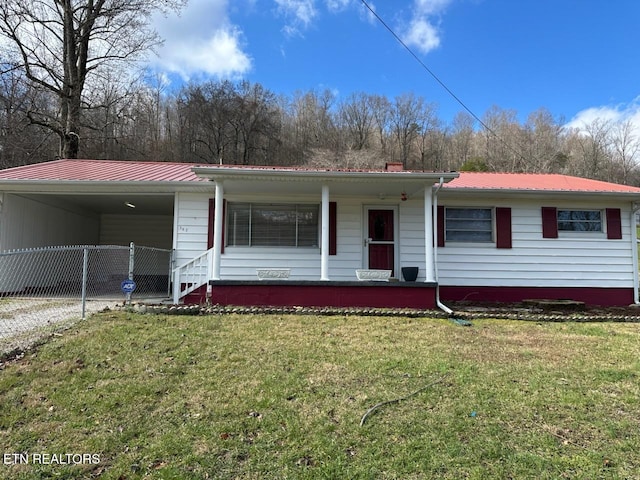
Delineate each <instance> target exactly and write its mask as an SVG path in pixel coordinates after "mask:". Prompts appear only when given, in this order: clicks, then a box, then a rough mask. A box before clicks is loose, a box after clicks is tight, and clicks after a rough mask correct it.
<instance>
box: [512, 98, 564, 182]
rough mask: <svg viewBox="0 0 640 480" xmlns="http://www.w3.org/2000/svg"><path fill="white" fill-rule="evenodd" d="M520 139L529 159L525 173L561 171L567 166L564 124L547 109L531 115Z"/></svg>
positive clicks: (524, 152)
mask: <svg viewBox="0 0 640 480" xmlns="http://www.w3.org/2000/svg"><path fill="white" fill-rule="evenodd" d="M520 137H521V141H520V142H519V145H521V146H522V149H523V152H522V154H523V155H524V156H525V157H526V159H527V164H526V166H525V168H524V171H530V172H551V171H560V170H562V168H563V167H564V166H565V163H566V154H565V152H564V148H563V145H562V144H563V129H562V122H557V121H556V120H555V119H554V118H553V116H552V115H551V112H549V111H548V110H547V109H545V108H540V109H538V110H536V111H535V112H532V113H531V114H529V117H528V118H527V121H526V123H525V124H524V126H523V127H522V130H521V135H520Z"/></svg>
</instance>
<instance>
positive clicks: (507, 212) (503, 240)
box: [496, 207, 511, 248]
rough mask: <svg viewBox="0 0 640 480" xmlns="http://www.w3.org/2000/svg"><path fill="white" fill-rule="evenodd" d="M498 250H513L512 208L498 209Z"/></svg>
mask: <svg viewBox="0 0 640 480" xmlns="http://www.w3.org/2000/svg"><path fill="white" fill-rule="evenodd" d="M496 248H511V208H509V207H496Z"/></svg>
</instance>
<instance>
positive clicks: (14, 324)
mask: <svg viewBox="0 0 640 480" xmlns="http://www.w3.org/2000/svg"><path fill="white" fill-rule="evenodd" d="M171 267H172V251H171V250H164V249H158V248H151V247H142V246H138V245H134V244H133V243H132V244H131V245H129V246H117V245H99V246H87V245H84V246H64V247H46V248H37V249H26V250H13V251H6V252H0V355H2V354H6V353H7V352H10V351H13V350H16V349H18V350H19V349H24V348H25V347H26V346H28V345H30V344H32V343H33V342H35V341H37V340H38V339H39V338H41V337H43V336H46V335H49V334H51V333H52V332H55V331H56V330H57V329H60V328H64V327H66V326H68V325H69V324H71V323H73V322H75V321H77V320H79V319H82V318H85V317H86V316H87V315H88V314H90V313H93V312H96V311H100V310H103V309H104V308H105V307H109V306H115V304H116V303H117V302H120V303H124V301H127V300H132V299H144V300H146V301H149V300H152V301H155V302H160V301H162V300H164V299H168V298H170V297H171V291H170V289H171V285H170V278H171V275H170V272H171ZM132 287H135V289H133V291H129V292H127V293H125V292H126V291H127V290H131V289H132Z"/></svg>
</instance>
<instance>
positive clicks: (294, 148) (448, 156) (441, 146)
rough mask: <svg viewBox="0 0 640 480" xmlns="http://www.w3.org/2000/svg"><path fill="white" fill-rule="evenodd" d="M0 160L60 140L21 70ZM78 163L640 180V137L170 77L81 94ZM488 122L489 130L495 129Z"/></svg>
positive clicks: (404, 101) (43, 151)
mask: <svg viewBox="0 0 640 480" xmlns="http://www.w3.org/2000/svg"><path fill="white" fill-rule="evenodd" d="M0 83H1V84H0V106H1V110H0V167H2V168H7V167H12V166H17V165H24V164H29V163H36V162H41V161H46V160H51V159H54V158H57V157H58V156H60V145H59V142H58V139H57V138H56V137H55V135H52V132H51V130H50V129H47V128H46V126H43V125H42V124H41V123H42V122H36V121H34V119H35V118H36V115H35V114H36V112H37V113H38V117H37V118H39V119H42V118H44V113H46V114H47V115H49V116H51V117H52V118H54V117H55V116H56V114H57V108H58V103H57V99H55V98H53V97H52V96H51V95H50V94H48V93H47V92H46V91H45V90H43V89H38V88H37V86H34V85H32V84H30V83H29V82H27V81H26V79H25V78H24V77H23V76H22V74H21V73H20V70H18V69H16V70H13V71H9V72H5V73H4V74H3V75H2V79H1V81H0ZM81 118H82V121H81V125H80V126H79V128H78V132H77V134H78V135H79V137H80V146H79V153H78V157H79V158H92V159H122V160H149V161H172V162H202V163H219V162H221V161H222V162H224V163H225V164H243V165H309V166H322V167H324V166H326V167H343V168H366V167H380V166H382V165H384V163H385V162H389V161H394V162H402V163H403V164H404V166H405V168H408V169H417V170H444V171H447V170H486V171H516V172H559V173H566V174H572V175H579V176H584V177H590V178H597V179H602V180H607V181H614V182H621V183H627V184H636V185H637V184H638V183H639V182H640V173H639V171H638V168H637V165H636V162H637V160H638V150H639V148H640V140H639V139H638V138H637V136H635V134H634V131H633V125H632V124H631V123H625V124H613V123H608V122H605V121H600V120H598V121H595V122H593V123H592V124H590V125H585V128H584V129H583V130H582V131H580V132H579V131H577V130H567V129H565V128H563V120H562V119H556V118H553V116H552V115H551V114H550V113H549V112H548V111H547V110H545V109H544V108H541V109H539V110H537V111H535V112H531V113H530V114H529V115H528V117H527V119H526V121H525V122H524V123H522V122H520V121H519V120H518V112H515V111H511V110H505V109H502V108H500V107H498V106H496V107H493V108H492V109H490V110H489V111H487V112H485V113H484V114H483V115H482V117H481V120H482V124H484V125H482V124H480V122H478V121H477V120H475V119H474V118H473V117H472V116H471V115H469V114H468V113H467V112H461V113H459V114H458V115H457V116H456V117H455V119H454V120H453V121H452V122H450V123H446V122H443V121H442V120H441V119H440V118H439V117H438V106H437V105H436V104H433V103H431V102H429V99H426V98H422V97H419V96H416V95H413V94H411V93H406V94H404V95H402V96H399V97H396V98H386V97H384V96H380V95H376V94H372V93H364V92H362V93H357V94H354V95H351V96H350V97H348V98H336V97H335V96H334V95H332V93H331V92H329V91H321V92H319V91H300V92H296V93H295V94H293V95H291V96H289V97H283V96H277V95H276V94H274V93H273V92H271V91H269V90H268V89H266V88H264V87H263V86H262V85H260V84H253V83H248V82H230V81H221V82H205V83H197V84H196V83H194V84H189V85H186V86H184V87H183V88H181V89H180V90H178V91H175V92H171V91H170V90H169V89H168V86H167V85H165V84H163V83H162V82H161V81H160V80H156V81H152V82H149V81H148V80H147V81H146V82H140V83H138V84H137V85H136V86H135V87H131V86H129V87H127V88H124V87H123V86H122V85H121V84H120V83H119V82H112V83H106V84H103V85H102V86H101V88H94V89H92V90H91V93H90V95H85V97H84V100H83V109H82V117H81ZM487 127H488V128H487Z"/></svg>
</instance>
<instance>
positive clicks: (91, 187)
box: [0, 180, 211, 193]
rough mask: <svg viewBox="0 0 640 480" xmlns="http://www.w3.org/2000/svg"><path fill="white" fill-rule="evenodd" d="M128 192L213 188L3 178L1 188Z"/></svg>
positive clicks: (162, 183)
mask: <svg viewBox="0 0 640 480" xmlns="http://www.w3.org/2000/svg"><path fill="white" fill-rule="evenodd" d="M114 187H115V188H116V189H117V191H126V192H129V191H131V192H145V193H149V192H162V193H171V192H178V191H193V190H198V191H200V190H211V186H210V185H209V186H208V185H207V182H204V181H133V180H126V181H118V180H109V181H95V180H1V181H0V190H1V191H3V192H9V193H11V192H33V191H34V190H37V191H38V192H40V193H59V192H66V193H109V192H113V191H114Z"/></svg>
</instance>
